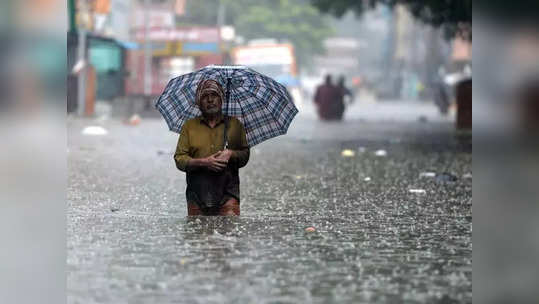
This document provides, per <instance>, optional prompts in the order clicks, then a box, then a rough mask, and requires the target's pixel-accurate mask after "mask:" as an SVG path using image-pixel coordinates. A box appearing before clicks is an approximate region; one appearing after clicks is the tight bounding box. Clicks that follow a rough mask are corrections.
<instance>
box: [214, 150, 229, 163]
mask: <svg viewBox="0 0 539 304" xmlns="http://www.w3.org/2000/svg"><path fill="white" fill-rule="evenodd" d="M214 155H217V158H218V159H220V160H222V161H225V162H227V163H228V161H229V160H230V157H232V150H228V149H226V150H223V151H219V152H217V153H215V154H214Z"/></svg>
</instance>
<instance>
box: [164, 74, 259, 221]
mask: <svg viewBox="0 0 539 304" xmlns="http://www.w3.org/2000/svg"><path fill="white" fill-rule="evenodd" d="M224 95H225V94H224V91H223V88H222V87H221V85H220V84H219V83H218V82H216V81H214V80H209V79H208V80H203V81H201V82H200V83H199V85H198V88H197V91H196V104H197V105H198V107H199V109H200V112H202V115H201V116H199V117H196V118H192V119H190V120H188V121H187V122H186V123H185V124H184V125H183V127H182V130H181V133H180V138H179V140H178V145H177V147H176V153H175V154H174V160H175V162H176V167H177V168H178V169H179V170H181V171H184V172H186V173H187V190H186V196H187V211H188V215H240V179H239V175H238V169H239V168H241V167H244V166H245V165H246V164H247V162H248V161H249V146H248V145H247V138H246V134H245V129H244V127H243V125H242V123H241V122H240V121H239V120H238V119H236V118H234V117H228V116H224V115H223V112H222V104H223V100H224V99H225V98H224ZM225 130H226V137H227V138H226V139H225ZM225 140H228V147H225Z"/></svg>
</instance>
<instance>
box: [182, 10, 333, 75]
mask: <svg viewBox="0 0 539 304" xmlns="http://www.w3.org/2000/svg"><path fill="white" fill-rule="evenodd" d="M219 1H222V4H223V5H224V6H225V11H226V14H225V17H226V18H225V23H226V24H231V25H234V26H235V28H236V33H237V35H240V36H243V37H245V38H246V39H256V38H275V39H279V40H283V41H290V42H291V43H292V44H293V45H294V49H295V51H296V57H297V61H298V65H299V66H300V67H301V66H305V65H306V64H308V63H309V62H310V61H311V59H312V56H313V55H314V54H320V53H322V52H323V51H324V48H323V45H322V42H323V40H324V39H325V38H327V37H328V36H329V35H331V34H332V33H333V29H332V28H331V26H330V24H329V22H328V17H325V16H323V15H322V14H320V12H319V11H318V10H317V9H316V8H315V7H313V6H312V5H311V4H310V2H309V0H267V1H257V0H205V1H195V0H190V1H187V5H186V15H185V16H182V17H180V18H178V20H177V24H178V25H215V24H216V23H217V11H218V7H219Z"/></svg>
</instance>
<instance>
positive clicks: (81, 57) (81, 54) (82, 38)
mask: <svg viewBox="0 0 539 304" xmlns="http://www.w3.org/2000/svg"><path fill="white" fill-rule="evenodd" d="M79 4H80V7H79V8H80V15H81V17H82V18H81V24H80V26H79V28H78V34H79V36H78V55H77V57H78V60H77V61H78V64H81V65H82V66H81V69H80V71H79V77H77V113H78V114H79V115H81V116H82V115H84V106H85V103H86V65H87V63H86V26H87V24H88V20H87V19H88V17H89V16H88V7H87V6H86V0H82V1H79Z"/></svg>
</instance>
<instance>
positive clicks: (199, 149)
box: [155, 65, 298, 215]
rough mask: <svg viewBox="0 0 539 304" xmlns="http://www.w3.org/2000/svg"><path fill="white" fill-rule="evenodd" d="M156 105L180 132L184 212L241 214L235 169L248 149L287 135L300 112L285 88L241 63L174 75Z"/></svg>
mask: <svg viewBox="0 0 539 304" xmlns="http://www.w3.org/2000/svg"><path fill="white" fill-rule="evenodd" d="M155 107H156V108H157V109H158V110H159V112H160V113H161V114H162V115H163V118H164V119H165V121H166V123H167V125H168V127H169V129H170V130H171V131H173V132H177V133H180V138H179V140H178V145H177V148H176V153H175V154H174V160H175V161H176V166H177V167H178V169H180V170H181V171H184V172H186V173H187V191H186V197H187V211H188V215H239V214H240V179H239V175H238V169H239V168H241V167H243V166H245V165H246V164H247V162H248V161H249V148H250V147H253V146H254V145H257V144H259V143H261V142H263V141H265V140H268V139H270V138H274V137H276V136H279V135H283V134H286V132H287V130H288V127H289V126H290V123H291V122H292V120H293V119H294V117H295V116H296V114H297V113H298V109H297V108H296V106H295V105H294V102H293V101H292V98H291V97H290V94H289V93H288V91H287V90H286V88H285V87H284V86H283V85H282V84H280V83H278V82H277V81H275V80H274V79H272V78H270V77H268V76H266V75H263V74H260V73H258V72H256V71H254V70H252V69H250V68H247V67H244V66H214V65H211V66H207V67H204V68H202V69H200V70H198V71H194V72H191V73H188V74H184V75H180V76H178V77H176V78H173V79H171V80H170V81H169V83H168V84H167V87H166V88H165V90H164V91H163V93H162V94H161V96H159V99H158V100H157V101H156V103H155Z"/></svg>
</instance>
